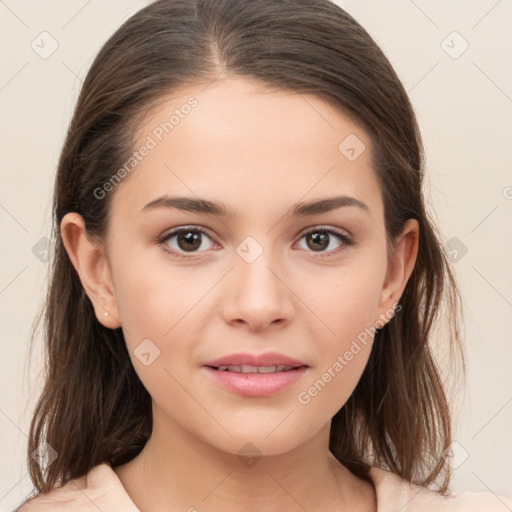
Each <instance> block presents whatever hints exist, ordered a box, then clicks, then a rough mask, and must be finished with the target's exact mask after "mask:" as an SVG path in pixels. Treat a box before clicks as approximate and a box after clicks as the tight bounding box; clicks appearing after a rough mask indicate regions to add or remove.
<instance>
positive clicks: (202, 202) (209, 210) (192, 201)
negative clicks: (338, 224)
mask: <svg viewBox="0 0 512 512" xmlns="http://www.w3.org/2000/svg"><path fill="white" fill-rule="evenodd" d="M347 206H355V207H357V208H360V209H361V210H363V211H365V212H366V213H369V208H368V206H367V205H366V204H365V203H363V202H362V201H360V200H359V199H356V198H355V197H350V196H336V197H329V198H324V199H316V200H313V201H308V202H299V203H296V204H294V205H293V206H292V207H291V208H290V210H288V212H287V213H286V214H285V216H287V217H307V216H310V215H318V214H321V213H327V212H330V211H332V210H336V209H338V208H342V207H347ZM156 208H172V209H177V210H182V211H187V212H197V213H206V214H209V215H214V216H217V217H223V218H235V217H236V216H237V214H238V212H239V210H237V209H230V208H227V207H226V206H225V205H224V204H223V203H215V202H213V201H208V200H206V199H199V198H193V197H171V196H168V195H163V196H161V197H158V198H157V199H154V200H153V201H151V202H149V203H148V204H147V205H146V206H144V208H142V210H141V213H145V212H148V211H152V210H155V209H156Z"/></svg>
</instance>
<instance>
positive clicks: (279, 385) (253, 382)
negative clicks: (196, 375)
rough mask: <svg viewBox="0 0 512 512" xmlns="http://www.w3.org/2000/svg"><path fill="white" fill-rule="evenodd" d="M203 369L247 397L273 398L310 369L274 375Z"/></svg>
mask: <svg viewBox="0 0 512 512" xmlns="http://www.w3.org/2000/svg"><path fill="white" fill-rule="evenodd" d="M203 368H205V369H206V371H207V372H208V373H209V374H210V375H211V376H212V378H213V379H214V380H215V381H216V382H218V383H219V384H220V385H221V386H223V387H225V388H226V389H229V390H231V391H235V392H237V393H240V394H242V395H247V396H271V395H275V394H276V393H279V392H280V391H283V390H284V389H286V388H288V387H290V386H291V385H293V384H295V383H296V382H297V381H298V380H299V379H300V378H301V377H302V376H303V375H304V373H305V372H306V370H307V369H308V368H307V366H301V367H300V368H296V369H294V370H288V371H286V372H274V373H237V372H229V371H221V370H215V369H214V368H212V367H211V366H204V367H203Z"/></svg>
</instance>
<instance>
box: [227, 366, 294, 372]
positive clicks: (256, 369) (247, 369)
mask: <svg viewBox="0 0 512 512" xmlns="http://www.w3.org/2000/svg"><path fill="white" fill-rule="evenodd" d="M293 368H294V366H286V365H284V364H280V365H277V366H251V365H248V364H243V365H241V366H219V367H218V368H217V370H219V371H221V372H226V371H227V372H237V373H275V372H286V371H288V370H292V369H293Z"/></svg>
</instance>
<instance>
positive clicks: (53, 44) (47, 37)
mask: <svg viewBox="0 0 512 512" xmlns="http://www.w3.org/2000/svg"><path fill="white" fill-rule="evenodd" d="M30 47H31V48H32V50H34V51H35V52H36V53H37V54H38V55H39V57H41V59H47V58H49V57H51V56H52V55H53V54H54V53H55V52H56V51H57V48H58V47H59V43H58V42H57V40H56V39H55V38H54V37H53V36H52V35H51V34H50V33H49V32H46V31H43V32H41V33H40V34H39V35H38V36H36V38H35V39H34V40H33V41H32V43H30Z"/></svg>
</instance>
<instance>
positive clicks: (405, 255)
mask: <svg viewBox="0 0 512 512" xmlns="http://www.w3.org/2000/svg"><path fill="white" fill-rule="evenodd" d="M418 246H419V224H418V221H417V220H416V219H409V220H408V221H407V222H406V223H405V225H404V228H403V230H402V233H401V234H400V235H399V236H398V237H397V240H396V243H395V246H394V249H393V254H392V256H391V258H390V261H389V264H388V269H387V273H386V279H385V281H384V284H383V287H382V290H381V302H380V308H381V310H382V311H381V313H382V312H384V311H389V310H390V309H392V308H394V305H395V304H397V303H398V302H399V301H400V297H401V296H402V293H403V291H404V289H405V286H406V285H407V282H408V280H409V277H410V276H411V274H412V271H413V270H414V265H415V263H416V258H417V256H418Z"/></svg>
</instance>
